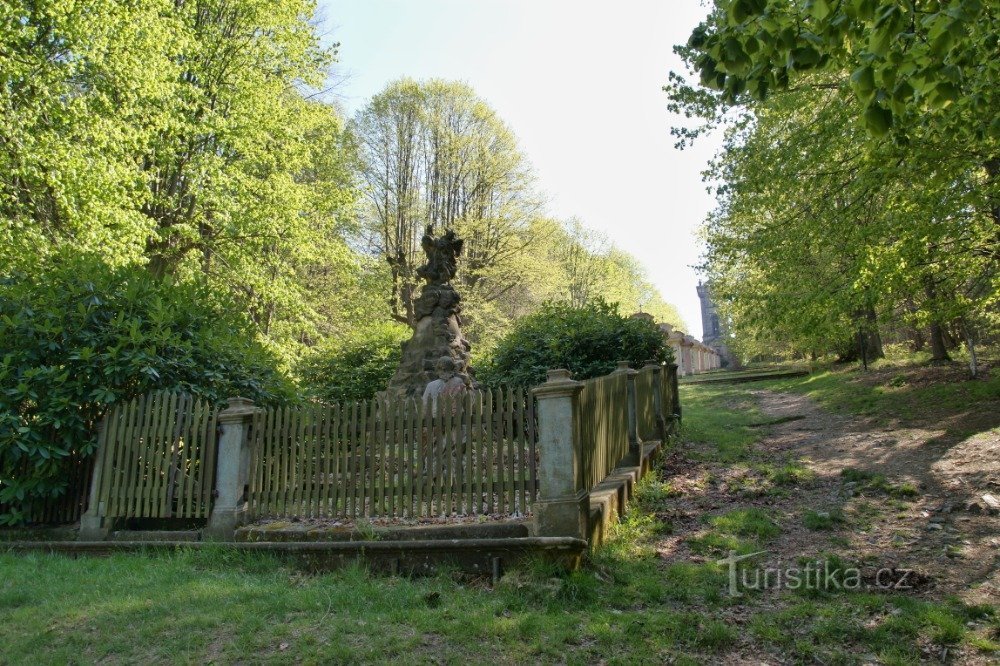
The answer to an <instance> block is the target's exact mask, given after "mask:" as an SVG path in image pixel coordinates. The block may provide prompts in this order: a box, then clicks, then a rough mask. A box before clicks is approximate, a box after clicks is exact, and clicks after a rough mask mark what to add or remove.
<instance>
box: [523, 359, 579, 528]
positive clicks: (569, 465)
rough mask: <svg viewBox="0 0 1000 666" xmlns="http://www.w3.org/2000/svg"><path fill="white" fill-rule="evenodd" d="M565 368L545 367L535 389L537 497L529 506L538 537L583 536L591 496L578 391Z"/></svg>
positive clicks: (577, 383) (577, 386) (576, 385)
mask: <svg viewBox="0 0 1000 666" xmlns="http://www.w3.org/2000/svg"><path fill="white" fill-rule="evenodd" d="M582 390H583V383H582V382H577V381H574V380H573V378H572V375H571V374H570V372H569V370H549V372H548V379H547V381H546V382H545V383H544V384H542V385H540V386H537V387H535V389H534V390H533V393H534V394H535V397H536V398H537V399H538V457H539V464H538V500H537V501H536V502H535V504H534V507H533V509H532V511H533V513H534V532H535V534H536V535H537V536H567V537H575V538H578V539H586V538H587V521H588V518H589V516H590V495H589V493H588V490H587V488H586V484H585V482H584V480H583V460H582V444H581V440H580V422H579V418H578V416H577V414H578V411H579V400H580V391H582Z"/></svg>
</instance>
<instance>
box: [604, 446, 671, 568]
mask: <svg viewBox="0 0 1000 666" xmlns="http://www.w3.org/2000/svg"><path fill="white" fill-rule="evenodd" d="M661 447H662V444H661V443H660V442H644V443H643V445H642V460H641V461H640V463H639V464H638V465H628V466H622V467H616V468H615V469H614V470H612V472H611V474H609V475H608V476H607V477H606V478H605V479H604V480H603V481H601V482H600V483H599V484H597V485H596V486H594V487H593V488H592V489H591V491H590V519H589V522H588V525H587V540H588V542H589V543H590V547H591V548H595V547H597V546H600V545H601V544H602V543H604V542H605V541H607V538H608V535H609V532H610V530H611V526H612V525H613V524H614V523H616V522H617V521H618V518H619V517H620V516H621V515H622V514H623V513H625V509H626V507H627V506H628V503H629V502H630V501H631V499H632V493H633V492H634V490H635V484H637V483H638V482H639V479H641V478H642V477H643V476H644V475H645V474H646V473H648V472H649V470H650V468H651V466H652V460H653V457H654V456H655V455H656V453H657V452H658V451H659V450H660V448H661Z"/></svg>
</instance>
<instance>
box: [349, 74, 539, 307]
mask: <svg viewBox="0 0 1000 666" xmlns="http://www.w3.org/2000/svg"><path fill="white" fill-rule="evenodd" d="M352 129H353V132H354V134H355V136H356V140H357V143H358V146H359V150H360V155H361V162H362V165H363V166H362V174H363V176H364V181H365V185H366V187H365V194H366V204H367V205H366V206H364V208H363V218H364V222H365V228H366V230H367V232H368V242H369V244H370V247H371V248H372V249H373V250H374V251H375V252H376V253H377V254H379V255H380V256H382V257H383V258H384V260H385V261H386V263H387V265H388V266H389V269H390V274H391V283H392V287H391V293H390V294H388V300H389V303H390V305H391V308H392V313H393V317H394V318H395V319H397V320H399V321H401V322H404V323H407V324H409V325H411V326H412V325H414V324H415V321H414V316H413V299H414V296H415V291H416V289H417V287H418V281H417V279H416V268H417V266H419V265H420V263H422V257H421V253H420V238H421V236H422V235H423V233H424V230H425V229H426V228H427V227H431V228H432V229H436V230H437V231H439V232H440V231H443V230H449V229H454V230H456V231H458V232H459V233H460V234H461V235H462V236H463V237H464V238H465V239H466V247H465V254H464V261H463V262H462V266H461V268H460V273H459V277H458V279H459V280H460V281H461V282H462V283H463V286H464V287H465V289H466V290H467V291H470V292H475V294H474V295H470V297H471V298H478V299H479V300H481V301H484V302H492V301H495V300H496V299H499V298H501V297H502V296H504V295H505V294H506V293H508V291H509V290H510V289H511V287H510V285H509V282H510V280H509V277H510V275H509V274H505V271H500V272H499V273H498V272H497V268H498V267H508V268H509V266H510V264H511V262H512V261H515V260H516V258H517V256H518V255H519V253H520V252H521V251H522V250H523V249H524V248H525V247H526V246H527V245H528V244H530V242H531V227H530V221H531V219H532V216H533V215H534V213H535V212H536V210H537V208H538V205H539V204H538V201H537V198H536V196H535V194H534V192H533V183H532V180H531V178H530V174H529V171H528V168H527V164H526V161H525V159H524V157H523V155H522V154H521V153H520V151H519V150H518V148H517V143H516V141H515V139H514V136H513V134H512V133H511V131H510V129H509V128H508V127H507V126H506V125H505V124H504V123H503V122H502V121H501V120H500V118H499V117H498V116H497V115H496V113H495V112H494V111H493V109H491V108H490V107H489V106H488V105H487V104H486V103H485V102H483V101H482V100H481V99H479V98H478V97H477V96H476V94H475V93H474V92H473V90H472V89H471V88H469V87H468V86H467V85H465V84H461V83H453V82H447V81H440V80H430V81H425V82H417V81H413V80H409V79H403V80H400V81H397V82H394V83H391V84H389V85H388V86H387V87H386V88H385V90H383V91H382V92H381V93H379V94H378V95H376V96H375V97H374V98H373V99H372V100H371V102H370V103H369V104H368V105H367V106H366V107H365V108H364V109H362V110H361V111H360V112H359V113H358V115H357V117H356V118H355V120H354V122H353V124H352Z"/></svg>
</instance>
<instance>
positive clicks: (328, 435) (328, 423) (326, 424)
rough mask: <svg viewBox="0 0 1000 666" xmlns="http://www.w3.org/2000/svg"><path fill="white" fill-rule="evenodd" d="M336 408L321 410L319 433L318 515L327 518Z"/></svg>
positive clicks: (328, 514)
mask: <svg viewBox="0 0 1000 666" xmlns="http://www.w3.org/2000/svg"><path fill="white" fill-rule="evenodd" d="M336 410H337V407H336V406H333V405H330V406H328V407H327V408H326V409H325V410H324V411H323V430H322V432H321V434H320V442H321V446H320V449H319V450H320V455H321V456H322V466H321V467H320V469H321V474H322V477H321V480H320V488H321V491H320V496H319V515H320V516H322V517H324V518H328V517H329V516H330V515H331V513H330V488H331V486H332V484H331V483H330V477H331V475H332V474H333V467H334V463H335V462H336V459H335V457H334V447H333V436H332V433H335V432H337V430H336Z"/></svg>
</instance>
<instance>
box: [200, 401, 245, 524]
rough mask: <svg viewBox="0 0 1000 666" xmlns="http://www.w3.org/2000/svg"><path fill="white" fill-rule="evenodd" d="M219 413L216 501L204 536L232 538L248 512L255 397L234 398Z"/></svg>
mask: <svg viewBox="0 0 1000 666" xmlns="http://www.w3.org/2000/svg"><path fill="white" fill-rule="evenodd" d="M227 402H228V403H229V406H228V407H226V408H225V409H224V410H222V411H221V412H220V413H219V417H218V422H219V427H220V429H221V431H222V433H221V434H220V435H219V448H218V452H217V454H216V458H215V460H216V462H215V501H214V503H213V504H212V513H211V515H210V516H209V518H208V526H207V527H206V528H205V531H204V536H205V538H207V539H213V540H216V541H232V540H233V539H234V538H235V536H236V528H237V527H239V526H240V524H242V522H243V520H244V519H245V516H246V484H247V480H248V478H249V474H250V440H249V438H248V437H247V435H248V434H249V431H250V422H251V421H252V419H253V415H254V414H255V413H256V412H257V408H256V407H254V404H253V401H251V400H247V399H246V398H230V399H229V400H228V401H227Z"/></svg>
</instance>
